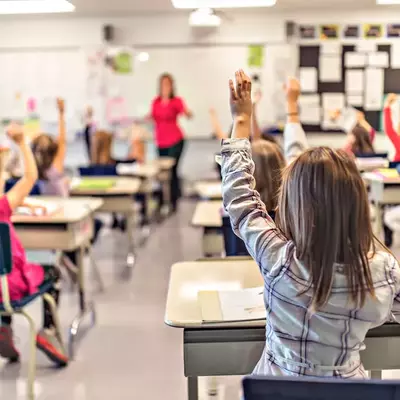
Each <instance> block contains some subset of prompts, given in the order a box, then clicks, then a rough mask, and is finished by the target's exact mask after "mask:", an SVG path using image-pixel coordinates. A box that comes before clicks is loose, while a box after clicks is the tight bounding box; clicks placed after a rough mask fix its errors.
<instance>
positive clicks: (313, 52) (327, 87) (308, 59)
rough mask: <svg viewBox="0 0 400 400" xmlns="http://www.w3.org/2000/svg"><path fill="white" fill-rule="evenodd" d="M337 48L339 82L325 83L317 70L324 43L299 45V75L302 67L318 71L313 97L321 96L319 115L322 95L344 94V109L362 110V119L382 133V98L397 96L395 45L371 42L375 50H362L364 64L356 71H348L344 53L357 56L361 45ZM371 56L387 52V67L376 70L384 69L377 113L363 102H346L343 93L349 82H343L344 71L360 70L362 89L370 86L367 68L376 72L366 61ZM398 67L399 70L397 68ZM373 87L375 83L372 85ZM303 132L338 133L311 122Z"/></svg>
mask: <svg viewBox="0 0 400 400" xmlns="http://www.w3.org/2000/svg"><path fill="white" fill-rule="evenodd" d="M338 45H339V47H340V50H339V52H340V53H339V54H340V79H339V80H337V81H336V82H326V81H323V80H322V79H321V70H320V58H321V57H322V46H323V44H321V43H318V44H310V45H308V44H307V45H300V46H299V65H298V67H299V74H300V73H301V72H300V71H302V69H304V68H311V69H316V70H317V84H316V91H315V94H317V95H319V96H320V104H319V105H320V107H321V115H323V110H322V107H323V105H322V96H323V95H324V94H329V93H331V94H343V95H344V98H345V104H344V105H345V106H352V107H354V108H356V109H358V110H360V111H363V112H364V113H365V117H366V119H367V121H368V122H369V123H370V124H371V125H372V126H373V127H374V128H375V129H376V130H381V129H382V126H381V114H382V108H383V98H384V95H385V94H387V93H391V92H394V93H400V66H397V65H396V68H393V67H392V64H393V63H392V61H393V60H392V56H393V54H392V50H393V49H392V46H394V44H393V43H387V44H385V43H374V45H373V46H372V47H373V48H374V50H372V51H368V50H363V51H362V52H363V53H365V55H366V57H367V58H366V59H367V62H366V65H364V66H362V67H361V66H358V67H357V68H351V67H349V66H348V65H346V53H358V52H360V45H359V44H350V43H339V44H338ZM371 53H379V54H382V53H386V54H387V59H388V64H387V66H385V67H379V68H376V69H382V70H383V93H382V99H381V104H380V106H379V109H376V110H370V109H366V107H365V103H364V104H358V105H354V104H349V103H348V97H347V96H346V95H347V94H348V92H346V85H347V84H348V83H349V82H346V79H348V78H347V71H348V70H352V69H356V70H358V71H363V73H364V78H363V79H364V88H365V89H366V88H367V86H368V85H371V82H368V76H370V75H367V73H366V70H367V69H375V68H373V67H371V66H370V65H368V60H369V57H370V56H369V54H371ZM397 67H399V68H397ZM372 84H374V83H372ZM363 96H364V98H365V96H366V94H365V92H364V94H363ZM304 127H305V130H306V131H307V132H330V133H333V132H338V131H339V130H337V129H334V128H328V129H326V128H325V127H324V126H323V124H322V123H320V124H310V123H304Z"/></svg>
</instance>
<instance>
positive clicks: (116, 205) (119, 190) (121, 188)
mask: <svg viewBox="0 0 400 400" xmlns="http://www.w3.org/2000/svg"><path fill="white" fill-rule="evenodd" d="M97 179H98V180H112V181H114V186H112V187H110V188H108V189H98V188H90V189H89V188H80V187H79V180H80V178H77V179H75V180H73V181H72V183H71V196H83V197H85V196H93V197H97V198H100V199H102V201H103V205H102V206H101V207H100V208H99V210H98V211H99V212H106V213H119V214H123V215H124V216H125V217H126V221H127V226H126V232H127V236H128V255H127V258H126V265H127V270H126V271H124V275H125V273H127V274H128V275H130V274H131V272H132V271H131V269H132V267H133V266H134V264H135V250H134V243H133V228H134V222H135V209H134V199H133V195H134V194H136V193H138V192H139V189H140V184H141V182H140V179H135V178H125V177H94V178H92V177H91V178H90V180H91V181H93V180H97Z"/></svg>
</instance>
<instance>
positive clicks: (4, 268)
mask: <svg viewBox="0 0 400 400" xmlns="http://www.w3.org/2000/svg"><path fill="white" fill-rule="evenodd" d="M11 269H12V253H11V239H10V226H9V225H8V224H7V223H5V222H0V275H7V274H9V273H10V272H11Z"/></svg>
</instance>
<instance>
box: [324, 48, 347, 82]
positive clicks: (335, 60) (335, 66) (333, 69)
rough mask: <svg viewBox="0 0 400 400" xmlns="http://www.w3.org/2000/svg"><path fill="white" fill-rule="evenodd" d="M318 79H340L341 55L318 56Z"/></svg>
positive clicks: (333, 80)
mask: <svg viewBox="0 0 400 400" xmlns="http://www.w3.org/2000/svg"><path fill="white" fill-rule="evenodd" d="M319 80H320V81H321V82H340V81H341V80H342V56H341V55H339V54H337V55H336V54H328V55H324V54H321V55H320V56H319Z"/></svg>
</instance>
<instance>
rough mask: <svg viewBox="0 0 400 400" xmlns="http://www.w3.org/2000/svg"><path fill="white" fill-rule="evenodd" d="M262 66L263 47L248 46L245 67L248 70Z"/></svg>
mask: <svg viewBox="0 0 400 400" xmlns="http://www.w3.org/2000/svg"><path fill="white" fill-rule="evenodd" d="M263 65H264V46H263V45H250V46H249V47H248V55H247V66H248V67H249V68H262V67H263Z"/></svg>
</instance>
